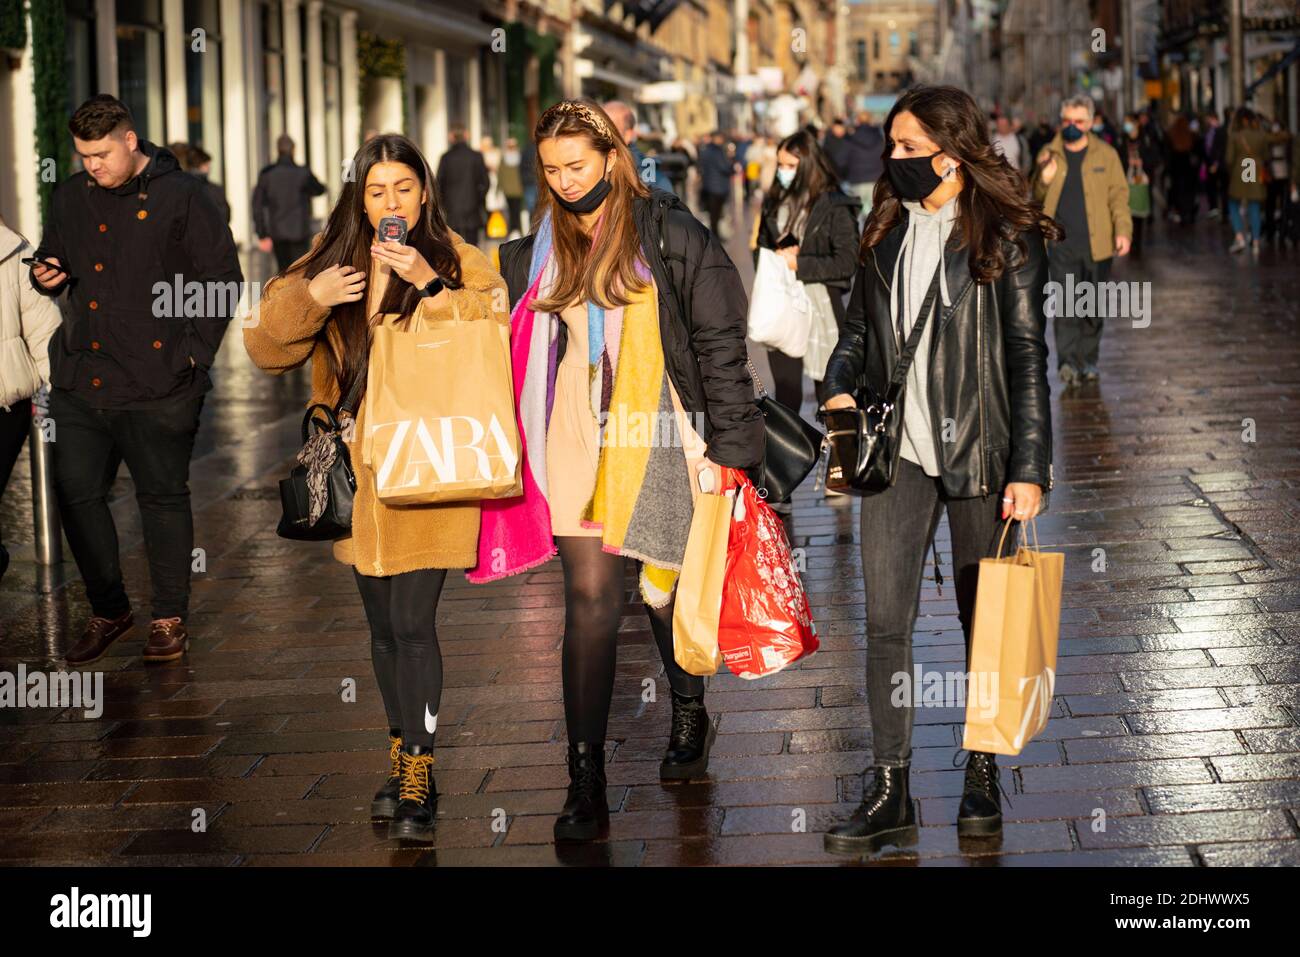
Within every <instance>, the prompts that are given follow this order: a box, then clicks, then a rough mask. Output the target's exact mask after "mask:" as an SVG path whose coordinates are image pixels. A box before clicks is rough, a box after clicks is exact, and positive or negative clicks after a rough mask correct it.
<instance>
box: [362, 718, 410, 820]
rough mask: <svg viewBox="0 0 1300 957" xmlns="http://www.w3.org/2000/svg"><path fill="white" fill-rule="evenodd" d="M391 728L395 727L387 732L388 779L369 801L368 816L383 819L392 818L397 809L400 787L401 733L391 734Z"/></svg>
mask: <svg viewBox="0 0 1300 957" xmlns="http://www.w3.org/2000/svg"><path fill="white" fill-rule="evenodd" d="M393 730H396V729H390V730H389V732H388V760H389V762H390V770H389V772H388V780H387V781H385V782H384V786H383V787H381V788H380V789H379V790H378V791H376V792H375V797H374V800H372V801H371V802H370V816H371V817H373V818H379V819H380V820H383V821H391V820H392V819H393V812H394V811H396V810H397V795H398V792H399V791H400V790H401V787H402V738H401V735H395V734H393Z"/></svg>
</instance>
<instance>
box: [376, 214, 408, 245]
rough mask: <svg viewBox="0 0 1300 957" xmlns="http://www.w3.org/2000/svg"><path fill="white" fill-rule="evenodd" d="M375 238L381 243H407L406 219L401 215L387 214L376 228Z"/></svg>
mask: <svg viewBox="0 0 1300 957" xmlns="http://www.w3.org/2000/svg"><path fill="white" fill-rule="evenodd" d="M375 239H376V240H377V241H379V242H381V243H400V244H402V245H405V244H406V220H404V219H402V217H400V216H385V217H384V218H383V219H381V220H380V221H379V228H378V229H376V230H375Z"/></svg>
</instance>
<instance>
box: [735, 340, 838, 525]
mask: <svg viewBox="0 0 1300 957" xmlns="http://www.w3.org/2000/svg"><path fill="white" fill-rule="evenodd" d="M745 361H746V363H747V364H748V365H749V374H750V376H752V377H753V379H754V383H755V385H757V386H758V398H756V399H755V400H754V404H755V405H756V406H758V409H759V411H760V412H762V413H763V462H762V464H761V465H759V467H758V469H757V471H758V475H757V476H755V477H754V487H755V488H757V489H758V491H759V494H760V495H762V496H763V498H764V499H765V500H766V501H768V502H784V501H785V500H786V499H788V498H789V497H790V493H791V492H793V491H794V490H795V489H797V488H798V487H799V483H800V482H802V481H803V480H804V479H805V478H806V477H807V475H808V473H809V472H811V471H812V470H813V467H814V466H815V465H816V464H817V458H818V455H819V454H820V451H821V443H822V433H821V430H820V429H818V428H817V427H816V426H814V425H813V424H812V423H810V422H808V421H807V420H805V419H804V418H803V417H802V416H801V415H799V413H798V412H796V411H795V410H794V409H791V408H790V407H789V406H786V405H783V404H782V403H780V402H778V401H776V399H774V398H772V396H770V395H768V392H767V389H766V388H764V386H763V380H762V379H760V378H759V377H758V372H757V371H756V370H755V369H754V363H753V362H752V361H750V360H749V358H748V357H746V359H745Z"/></svg>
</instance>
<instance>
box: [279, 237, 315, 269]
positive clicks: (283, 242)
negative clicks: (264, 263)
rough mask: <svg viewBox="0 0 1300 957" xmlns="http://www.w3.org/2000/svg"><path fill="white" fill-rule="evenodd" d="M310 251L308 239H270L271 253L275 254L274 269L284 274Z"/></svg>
mask: <svg viewBox="0 0 1300 957" xmlns="http://www.w3.org/2000/svg"><path fill="white" fill-rule="evenodd" d="M310 250H311V240H310V239H272V240H271V251H272V252H273V253H275V268H276V269H277V270H278V271H279V272H284V271H285V270H286V269H288V268H289V267H290V266H292V265H293V264H294V263H296V262H297V261H298V260H299V259H301V258H302V257H303V256H305V255H307V253H308V252H309V251H310Z"/></svg>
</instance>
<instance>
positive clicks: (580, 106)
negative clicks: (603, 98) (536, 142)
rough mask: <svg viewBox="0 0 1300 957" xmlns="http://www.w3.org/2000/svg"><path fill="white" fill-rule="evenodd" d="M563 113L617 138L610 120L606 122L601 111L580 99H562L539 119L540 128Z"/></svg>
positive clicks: (606, 135)
mask: <svg viewBox="0 0 1300 957" xmlns="http://www.w3.org/2000/svg"><path fill="white" fill-rule="evenodd" d="M561 115H563V116H576V117H578V119H580V120H581V121H582V122H583V123H584V124H585V125H587V126H589V127H591V129H592V130H594V131H595V132H597V133H599V134H601V135H602V136H605V137H608V138H609V139H615V138H616V137H615V136H614V133H613V131H612V130H611V129H610V126H609V124H608V122H606V120H605V119H604V118H603V117H602V116H601V115H600V114H599V113H597V112H596V111H595V110H593V109H592V108H591V107H590V106H588V105H587V104H586V103H582V102H579V101H578V100H561V101H560V102H559V103H556V104H555V105H554V106H552V107H550V108H549V109H548V110H547V111H546V112H545V113H543V114H542V118H541V119H540V120H538V122H537V127H538V129H542V128H544V127H547V126H549V125H550V124H551V121H553V120H554V119H555V117H557V116H561Z"/></svg>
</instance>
